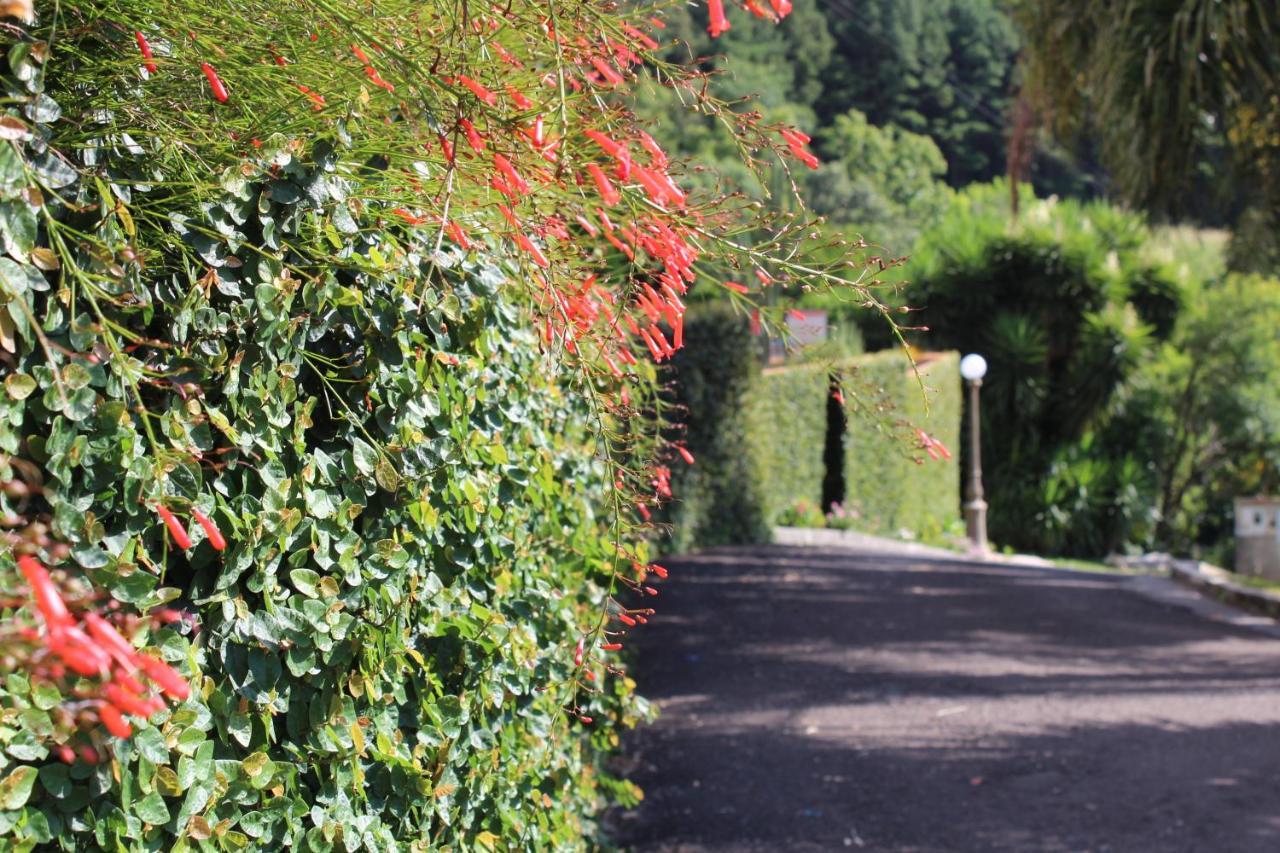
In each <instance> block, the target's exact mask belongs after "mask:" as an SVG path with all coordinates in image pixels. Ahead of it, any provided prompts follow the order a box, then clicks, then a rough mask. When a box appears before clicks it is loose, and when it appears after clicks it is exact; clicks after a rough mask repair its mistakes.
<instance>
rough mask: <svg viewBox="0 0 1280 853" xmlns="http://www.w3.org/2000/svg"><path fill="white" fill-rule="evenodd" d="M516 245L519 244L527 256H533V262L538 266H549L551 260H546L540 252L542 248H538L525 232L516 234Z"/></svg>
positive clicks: (544, 267)
mask: <svg viewBox="0 0 1280 853" xmlns="http://www.w3.org/2000/svg"><path fill="white" fill-rule="evenodd" d="M516 245H517V246H519V247H520V248H521V249H524V250H525V252H527V253H528V254H529V256H530V257H531V258H533V262H534V263H535V264H537V265H538V266H540V267H542V268H543V269H546V268H547V267H549V266H551V262H550V261H548V260H547V256H546V255H544V254H542V250H541V249H539V248H538V245H537V244H536V243H534V242H533V241H532V240H530V239H529V238H528V237H527V236H526V235H525V234H523V233H518V234H516Z"/></svg>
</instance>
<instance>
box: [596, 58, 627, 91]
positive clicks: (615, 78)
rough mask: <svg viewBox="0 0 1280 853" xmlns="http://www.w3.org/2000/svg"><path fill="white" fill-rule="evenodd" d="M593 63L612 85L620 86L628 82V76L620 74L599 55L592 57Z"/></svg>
mask: <svg viewBox="0 0 1280 853" xmlns="http://www.w3.org/2000/svg"><path fill="white" fill-rule="evenodd" d="M591 64H592V65H593V66H595V69H596V70H597V71H599V72H600V76H601V77H603V78H604V79H605V81H606V82H608V83H609V84H610V85H611V86H618V85H621V84H622V83H625V82H626V78H625V77H623V76H622V75H621V74H619V73H618V72H617V71H616V70H615V69H614V67H613V66H612V65H610V64H609V63H607V62H605V61H604V60H603V59H601V58H600V57H598V56H593V57H591Z"/></svg>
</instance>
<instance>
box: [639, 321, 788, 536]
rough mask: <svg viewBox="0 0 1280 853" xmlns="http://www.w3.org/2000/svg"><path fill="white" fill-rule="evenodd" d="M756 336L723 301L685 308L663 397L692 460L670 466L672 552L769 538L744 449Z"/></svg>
mask: <svg viewBox="0 0 1280 853" xmlns="http://www.w3.org/2000/svg"><path fill="white" fill-rule="evenodd" d="M757 352H758V349H757V340H756V339H755V338H753V337H752V335H751V328H750V324H749V323H748V321H747V318H746V317H744V316H742V315H741V314H740V313H738V312H735V311H733V310H731V309H730V308H729V307H727V306H724V305H716V304H713V305H706V306H696V307H691V308H690V312H689V314H688V315H687V319H686V320H685V347H684V349H683V350H681V351H680V352H679V353H677V354H676V357H675V358H674V359H673V360H672V362H671V365H670V367H669V369H668V370H667V376H668V378H669V387H670V393H669V395H668V400H669V403H670V405H672V407H673V409H674V417H675V419H677V420H679V421H681V422H682V423H683V429H682V430H681V431H680V432H678V433H675V434H673V435H672V436H671V438H672V440H673V441H677V442H680V441H683V442H685V443H686V445H687V447H688V448H689V450H690V452H692V453H693V455H694V457H695V458H696V459H697V464H695V465H693V466H686V465H685V464H684V463H682V462H680V461H679V460H678V459H677V460H675V461H674V462H673V463H672V465H673V470H672V490H673V492H674V493H675V500H674V501H673V502H672V503H671V504H670V505H669V506H668V507H667V508H666V509H665V510H664V520H666V521H668V522H670V523H672V524H673V525H674V528H673V530H672V536H671V538H670V539H669V540H668V541H666V542H664V543H663V546H664V547H668V548H671V549H673V550H675V551H687V550H690V549H693V548H700V547H709V546H714V545H726V544H734V543H743V542H764V541H768V539H769V535H770V534H769V525H768V519H767V518H766V516H765V510H764V499H763V489H764V488H765V484H764V483H763V482H761V478H760V476H759V473H758V472H757V471H756V470H755V467H754V463H755V457H753V456H752V454H751V453H750V452H748V448H749V446H750V436H751V429H752V427H751V419H750V417H749V416H748V400H749V399H750V395H751V391H752V386H753V384H754V383H755V381H756V377H757V376H758V374H759V372H760V368H759V358H758V355H757Z"/></svg>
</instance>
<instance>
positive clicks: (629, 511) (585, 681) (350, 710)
mask: <svg viewBox="0 0 1280 853" xmlns="http://www.w3.org/2000/svg"><path fill="white" fill-rule="evenodd" d="M710 5H712V6H713V7H714V10H713V11H714V14H713V15H712V16H711V20H712V26H713V28H715V29H716V30H717V31H721V30H723V29H724V27H725V26H726V25H727V23H728V20H729V19H728V18H726V17H725V14H724V10H723V8H722V4H720V3H718V2H715V3H712V4H710ZM770 5H771V7H772V9H773V10H774V13H775V14H778V15H781V14H785V12H786V10H787V8H788V7H789V4H787V3H784V2H782V0H777V2H772V3H771V4H770ZM21 6H22V4H21V3H18V4H10V5H9V6H6V7H5V8H6V9H7V10H10V11H12V10H15V9H16V10H17V11H19V12H21V11H22V9H21ZM751 8H753V10H754V11H759V12H761V13H763V9H761V8H760V7H759V6H758V5H756V4H751ZM660 11H661V10H660V8H658V9H652V10H651V9H639V8H637V9H630V10H627V11H625V12H624V11H623V10H619V9H618V8H617V7H615V6H614V5H613V4H609V3H575V4H563V5H562V4H552V3H546V2H530V0H520V1H519V2H515V3H510V4H506V5H504V6H501V7H492V8H490V7H480V6H469V5H467V4H461V5H457V4H454V3H451V2H445V0H434V2H417V0H415V2H408V0H387V2H382V3H378V4H376V6H375V7H371V8H368V9H365V8H359V9H357V8H354V7H351V6H349V5H348V4H336V3H329V2H306V3H303V2H286V3H276V2H272V3H268V2H258V1H257V0H254V2H248V3H241V4H236V5H235V6H231V5H220V4H209V3H196V2H193V0H177V2H164V3H156V2H145V0H119V1H118V2H111V0H104V2H85V3H76V4H47V5H40V6H38V8H37V9H36V10H35V14H33V15H30V16H28V17H29V18H30V20H29V21H28V22H27V24H26V25H23V26H19V25H18V24H16V23H13V22H9V23H5V24H4V29H3V33H4V38H5V40H6V44H7V47H8V51H7V55H6V57H7V66H6V68H5V69H4V75H3V79H4V83H5V86H6V89H7V91H8V95H9V101H8V106H7V112H6V113H5V115H4V116H3V117H0V195H2V196H3V198H2V199H0V204H2V205H3V207H0V237H2V238H3V248H4V251H5V255H6V256H5V257H3V258H0V299H2V300H3V304H2V305H0V369H2V370H3V373H4V393H3V394H0V424H2V425H3V428H2V429H0V454H3V456H0V481H3V484H4V489H3V494H2V495H0V502H2V503H0V523H2V524H3V527H4V530H5V533H4V542H5V546H6V547H5V549H4V553H3V554H0V581H2V582H3V588H4V589H5V590H6V593H7V594H9V595H10V596H11V597H10V598H7V599H5V600H4V601H3V602H0V604H2V605H3V607H4V608H5V611H4V614H5V617H4V619H3V621H2V622H0V632H2V639H3V649H2V652H3V654H0V666H2V667H3V669H4V671H5V673H6V674H7V678H6V680H5V681H4V685H3V689H0V746H3V748H4V758H3V759H0V761H3V762H4V763H3V765H0V839H3V841H4V843H5V844H10V845H12V846H15V847H19V848H31V847H34V846H37V845H48V844H53V845H57V846H61V847H64V848H71V847H75V846H77V845H81V846H88V847H103V848H137V849H143V848H149V849H155V848H167V847H179V848H189V847H195V846H204V847H214V846H220V847H252V848H258V849H278V848H279V847H281V846H286V845H292V846H298V847H304V848H306V849H331V848H332V849H357V848H361V847H365V848H370V849H391V848H393V847H398V846H406V847H417V848H424V849H425V848H437V847H453V848H471V847H477V848H481V849H485V848H494V847H499V846H505V847H507V848H512V849H515V848H537V849H567V848H574V847H580V846H585V845H586V844H587V843H589V842H588V839H590V838H591V837H592V834H593V822H592V821H593V815H594V814H595V813H596V811H597V810H598V808H599V807H600V805H601V804H602V803H603V802H604V800H605V799H606V798H607V797H609V796H612V797H614V798H618V799H621V800H623V801H626V800H628V799H631V798H634V796H635V792H634V791H633V790H632V789H631V788H630V787H629V786H627V785H626V784H625V783H622V782H617V781H614V780H611V779H610V778H609V777H607V776H606V775H604V774H602V773H601V772H600V761H601V755H602V754H603V752H604V751H605V750H607V749H608V748H609V747H611V746H612V745H614V744H616V742H617V730H618V728H619V727H621V726H625V725H629V724H631V723H633V722H634V721H636V720H637V719H638V718H639V717H641V716H643V715H644V713H645V711H646V709H645V706H644V703H643V702H642V701H640V700H638V699H636V698H635V697H634V696H633V695H632V688H633V684H632V682H631V681H630V680H629V679H627V678H626V677H625V675H624V674H623V672H622V670H621V669H620V668H619V666H618V664H617V662H616V655H615V654H614V653H615V652H617V651H619V649H620V647H621V643H620V637H619V636H618V634H619V632H620V631H621V630H625V629H626V628H628V627H631V626H634V625H636V624H638V623H641V622H642V621H643V620H644V618H645V617H646V616H647V615H648V614H649V613H650V612H651V611H650V610H649V608H648V607H647V599H646V598H645V597H646V596H650V595H653V594H654V593H655V591H654V590H653V589H652V588H651V587H648V586H646V585H645V581H646V579H647V577H648V576H649V575H651V574H656V575H657V576H659V577H661V576H662V575H663V574H664V573H665V572H664V570H662V569H661V568H660V567H656V566H652V565H651V564H650V563H649V562H648V559H647V545H646V542H647V541H648V537H649V529H648V528H647V527H646V525H645V522H646V521H647V518H648V515H649V513H650V506H653V505H656V504H658V503H660V502H661V501H662V500H663V499H664V498H665V497H667V496H668V495H669V493H670V490H669V487H668V486H669V484H668V483H667V476H668V475H666V474H664V473H663V472H665V471H667V470H668V468H667V466H668V464H673V463H675V462H676V461H677V460H680V459H681V456H682V454H681V449H682V448H681V447H678V446H672V445H669V444H668V443H666V441H665V440H664V439H663V437H662V436H663V432H662V427H663V426H664V424H665V422H666V414H667V408H666V403H665V401H664V400H663V399H662V398H661V397H660V396H659V395H658V394H657V393H656V386H655V384H654V379H655V369H654V366H653V362H654V361H664V360H666V359H669V358H670V357H671V356H672V355H673V354H674V353H675V352H676V351H678V350H679V349H680V348H681V346H682V344H683V337H684V329H683V313H684V302H683V297H684V296H685V295H686V294H687V292H688V291H689V290H690V288H691V287H693V286H694V284H695V282H696V281H697V279H698V273H699V271H701V270H702V269H704V268H725V267H742V266H746V267H748V268H755V269H756V270H757V274H756V275H755V277H754V278H753V279H752V281H758V282H760V285H759V286H760V287H763V286H765V285H766V284H768V283H770V282H771V281H773V280H775V279H784V280H785V279H787V278H790V277H793V276H799V275H801V274H803V275H804V276H805V277H806V278H807V280H808V281H809V282H810V283H811V284H824V283H832V284H834V283H837V282H839V281H841V280H842V277H843V276H844V275H845V274H844V273H842V274H841V275H840V276H837V275H835V274H830V273H827V272H825V271H824V270H823V268H821V267H817V266H814V265H813V264H809V263H806V261H805V258H804V256H803V255H801V254H797V253H796V252H795V251H793V248H792V246H793V244H796V243H799V242H801V240H800V238H803V237H805V235H806V234H807V231H806V230H805V229H804V228H803V223H792V224H787V223H782V224H781V227H775V228H772V229H770V230H768V231H767V232H766V231H763V230H761V229H760V223H755V222H750V221H746V220H744V219H743V218H742V216H741V214H742V213H743V211H741V210H739V209H736V208H735V207H734V206H733V205H732V203H731V202H729V201H726V200H725V199H718V198H715V197H711V196H700V195H696V194H688V193H686V191H685V190H684V189H683V188H682V185H681V183H680V177H681V174H682V166H681V165H680V164H676V163H671V162H669V161H668V159H667V157H666V155H665V154H664V153H663V152H662V150H661V149H660V148H659V146H658V145H657V143H656V142H655V141H654V140H653V139H652V138H651V137H649V136H648V135H647V134H645V133H643V130H642V128H640V127H638V126H637V125H636V123H635V120H634V119H633V118H632V116H631V115H630V113H629V112H628V111H627V108H626V105H627V100H626V99H627V94H626V93H627V90H628V87H629V85H630V83H631V82H632V81H633V80H634V78H635V77H637V76H647V77H650V78H652V79H655V80H657V81H659V82H660V83H662V84H663V85H664V86H666V87H668V88H670V89H674V90H678V92H679V93H681V94H683V95H686V96H689V99H690V100H689V102H690V104H691V105H692V106H693V107H694V108H695V109H700V110H704V111H709V112H712V113H715V114H716V115H718V116H720V117H721V118H723V119H724V124H725V125H726V126H727V127H728V128H730V129H731V130H732V131H733V132H734V133H735V134H736V135H737V137H738V140H739V143H740V144H741V146H742V150H743V151H744V152H745V153H747V154H748V156H749V160H750V162H751V164H752V165H757V166H759V165H763V164H765V163H766V162H769V163H773V164H774V165H775V166H785V163H786V162H789V161H790V160H799V161H801V162H804V163H806V164H807V165H811V166H812V165H816V163H814V162H813V161H812V155H810V154H809V153H808V152H807V151H806V150H805V143H806V142H807V137H804V136H803V134H801V133H799V132H798V131H793V130H791V129H786V128H782V129H778V128H765V127H761V126H759V125H758V124H757V122H758V118H757V117H756V116H755V115H754V114H752V113H750V112H746V111H741V112H735V111H733V110H730V109H729V108H728V106H727V105H725V104H722V103H718V102H715V101H714V100H711V99H709V98H707V97H705V96H704V95H702V94H700V93H701V92H702V87H701V86H700V85H699V80H698V78H697V73H696V71H692V70H686V69H681V68H678V67H674V66H671V65H669V64H665V63H663V62H661V61H659V60H658V59H656V58H655V57H656V54H655V53H654V52H653V51H655V50H656V49H657V47H658V43H657V41H656V40H655V37H657V38H660V37H661V31H660V29H659V26H660V24H661V21H660V20H658V19H654V20H655V21H656V23H650V22H649V19H648V18H647V17H646V16H647V15H650V14H652V13H654V12H657V13H659V14H660ZM775 131H776V133H775ZM779 134H780V135H779ZM771 140H772V141H771ZM775 143H776V144H775ZM784 149H785V150H784ZM775 153H776V154H777V155H778V156H775ZM751 233H769V234H770V235H771V237H770V240H769V242H768V243H767V244H765V245H763V246H756V245H753V244H751V243H749V242H746V241H745V238H744V237H743V235H746V234H751ZM703 286H705V287H713V286H716V283H715V282H710V283H709V284H707V285H703ZM757 289H758V288H757ZM747 290H748V289H747V288H745V287H743V286H741V285H735V288H734V290H733V297H734V299H736V300H738V301H739V302H740V303H741V302H745V301H749V300H750V299H752V298H753V293H751V292H745V293H744V292H742V291H747ZM686 453H687V451H686ZM679 464H682V465H683V464H684V462H683V461H680V462H679ZM193 522H195V523H193ZM18 557H22V558H23V560H21V561H19V560H18V559H15V558H18ZM19 562H21V564H22V565H21V567H19V565H18V564H19ZM37 564H38V567H39V569H40V571H39V572H38V571H36V568H35V567H36V566H37ZM46 567H49V568H52V571H51V572H49V571H47V568H46ZM41 572H44V574H41ZM28 593H32V594H34V596H35V601H34V602H31V601H28ZM98 619H101V620H102V624H99V622H98V621H96V620H98ZM82 625H83V626H85V630H88V631H89V633H86V634H84V635H83V636H84V637H85V638H86V639H84V640H81V639H80V636H81V634H78V633H76V632H78V631H81V630H82V628H81V626H82ZM103 625H106V626H107V627H108V628H110V631H108V630H107V629H106V628H103ZM103 638H107V639H103ZM86 655H87V656H88V657H84V656H86ZM82 658H83V659H82ZM148 660H149V661H154V662H153V663H146V661H148ZM166 662H167V663H166ZM161 663H165V668H161V667H160V664H161ZM77 667H78V668H77ZM69 668H70V669H69ZM143 670H145V672H144V671H143ZM178 673H180V674H181V677H180V678H177V675H178ZM144 675H145V676H150V677H151V678H150V681H144V680H142V676H144ZM175 679H176V680H175ZM184 688H185V689H184ZM157 689H160V690H164V692H165V694H166V695H167V697H168V698H169V699H170V700H173V701H174V702H176V703H177V704H174V705H169V706H168V707H166V703H165V702H164V701H163V700H161V699H160V698H159V697H158V696H156V695H153V694H154V692H155V691H156V690H157ZM188 690H189V693H188V692H187V691H188ZM121 711H125V712H129V714H130V716H131V719H128V720H126V719H124V717H123V716H122V715H121ZM99 722H101V723H102V724H104V725H105V727H106V729H107V731H106V732H103V731H102V730H100V729H99V728H98V723H99ZM77 750H78V751H77ZM55 758H58V759H62V760H63V761H66V762H67V763H65V764H64V763H59V762H57V761H54V760H53V759H55Z"/></svg>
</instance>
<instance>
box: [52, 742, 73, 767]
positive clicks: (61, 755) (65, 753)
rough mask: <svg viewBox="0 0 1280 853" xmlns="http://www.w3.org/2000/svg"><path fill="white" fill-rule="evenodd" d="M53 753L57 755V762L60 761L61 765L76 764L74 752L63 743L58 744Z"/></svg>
mask: <svg viewBox="0 0 1280 853" xmlns="http://www.w3.org/2000/svg"><path fill="white" fill-rule="evenodd" d="M54 751H55V752H56V753H57V754H58V760H59V761H61V762H62V763H63V764H75V763H76V751H75V750H74V749H72V748H71V747H69V746H67V745H66V744H65V743H60V744H58V746H57V748H56V749H55V750H54Z"/></svg>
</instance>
